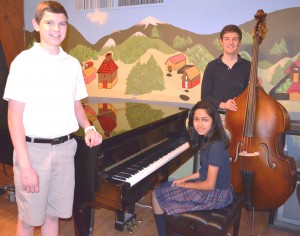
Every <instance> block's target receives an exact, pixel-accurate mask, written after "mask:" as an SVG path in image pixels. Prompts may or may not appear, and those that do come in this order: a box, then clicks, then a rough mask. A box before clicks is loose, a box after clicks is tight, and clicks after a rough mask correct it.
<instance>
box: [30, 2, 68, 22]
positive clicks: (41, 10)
mask: <svg viewBox="0 0 300 236" xmlns="http://www.w3.org/2000/svg"><path fill="white" fill-rule="evenodd" d="M45 11H48V12H51V13H56V14H59V13H62V14H64V15H65V17H66V19H67V21H68V13H67V11H66V9H65V8H64V6H63V5H61V4H60V3H59V2H56V1H44V2H41V3H39V4H38V5H37V7H36V11H35V16H34V18H35V20H36V22H37V23H38V24H39V23H40V21H41V19H42V18H43V16H44V14H45Z"/></svg>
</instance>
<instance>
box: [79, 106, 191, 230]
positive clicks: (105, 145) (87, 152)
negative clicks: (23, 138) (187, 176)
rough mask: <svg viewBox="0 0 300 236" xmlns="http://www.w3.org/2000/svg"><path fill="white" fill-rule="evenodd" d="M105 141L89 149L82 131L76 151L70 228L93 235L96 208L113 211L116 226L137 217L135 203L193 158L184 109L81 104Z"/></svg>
mask: <svg viewBox="0 0 300 236" xmlns="http://www.w3.org/2000/svg"><path fill="white" fill-rule="evenodd" d="M84 107H85V110H86V112H87V115H88V118H89V120H90V122H91V124H93V125H94V126H95V127H96V128H97V130H98V131H99V132H100V133H101V134H102V135H103V137H104V139H103V142H102V144H101V145H100V146H99V147H94V148H88V147H87V146H86V145H85V143H84V140H83V138H82V137H83V135H84V134H83V130H79V131H78V132H77V133H76V134H77V138H76V139H77V142H78V148H77V153H76V155H75V196H74V206H73V211H74V226H75V233H76V235H80V236H82V235H91V233H92V230H93V216H94V213H95V209H96V208H105V209H109V210H113V211H115V214H116V217H115V228H116V229H118V230H121V231H122V230H123V229H124V228H126V224H127V223H128V222H129V221H131V220H132V219H134V218H135V217H136V215H135V213H134V206H135V203H136V202H137V201H138V200H140V199H141V198H142V197H143V196H144V195H145V194H146V193H147V192H148V191H150V190H152V189H154V188H155V187H156V186H157V185H158V183H159V182H161V181H164V180H167V178H168V176H169V175H170V174H172V173H173V172H174V171H175V170H176V169H178V168H179V167H180V166H181V165H182V164H184V163H185V162H186V161H187V160H188V159H190V158H191V157H192V156H193V152H192V149H191V148H190V146H189V143H188V141H187V135H188V134H187V129H186V119H187V117H188V111H189V110H188V109H186V108H177V107H166V106H159V105H149V104H142V103H110V104H108V103H99V104H97V103H95V104H88V103H87V104H84Z"/></svg>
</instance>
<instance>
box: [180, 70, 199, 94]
mask: <svg viewBox="0 0 300 236" xmlns="http://www.w3.org/2000/svg"><path fill="white" fill-rule="evenodd" d="M181 80H182V88H186V89H190V88H193V87H195V86H196V85H198V84H200V81H201V77H200V71H199V70H198V68H197V66H192V67H189V68H188V69H186V70H185V71H184V72H183V74H182V76H181Z"/></svg>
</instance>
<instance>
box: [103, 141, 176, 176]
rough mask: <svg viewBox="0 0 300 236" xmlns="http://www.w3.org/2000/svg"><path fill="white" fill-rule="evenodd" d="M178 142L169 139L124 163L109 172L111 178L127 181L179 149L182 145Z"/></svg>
mask: <svg viewBox="0 0 300 236" xmlns="http://www.w3.org/2000/svg"><path fill="white" fill-rule="evenodd" d="M178 142H179V141H178V140H173V139H168V140H166V141H165V142H163V143H161V144H159V145H157V146H155V147H153V148H151V149H149V150H147V151H145V152H143V153H141V154H139V155H137V156H136V157H134V158H132V159H130V160H128V161H126V162H123V163H122V164H121V165H119V166H116V167H114V168H112V169H111V170H109V171H107V173H108V174H109V175H110V176H118V178H120V179H122V180H124V181H126V179H127V178H129V177H130V176H132V175H134V174H136V173H138V172H139V171H142V170H143V169H144V168H146V167H147V166H149V165H151V164H152V163H154V162H156V161H158V160H159V159H160V158H162V157H163V156H165V155H167V154H168V153H170V152H171V151H173V150H174V149H175V148H177V147H178V146H179V145H180V144H181V143H178ZM121 173H123V174H124V173H126V174H128V175H126V176H125V175H123V174H121ZM129 175H130V176H129ZM127 176H128V177H127Z"/></svg>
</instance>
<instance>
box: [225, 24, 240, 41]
mask: <svg viewBox="0 0 300 236" xmlns="http://www.w3.org/2000/svg"><path fill="white" fill-rule="evenodd" d="M229 32H234V33H237V34H238V35H239V41H240V42H241V41H242V37H243V35H242V31H241V29H240V28H239V27H238V26H236V25H226V26H225V27H224V28H223V29H222V31H221V33H220V39H221V40H222V39H223V36H224V34H226V33H229Z"/></svg>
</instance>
